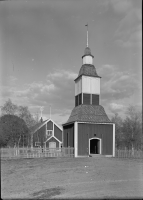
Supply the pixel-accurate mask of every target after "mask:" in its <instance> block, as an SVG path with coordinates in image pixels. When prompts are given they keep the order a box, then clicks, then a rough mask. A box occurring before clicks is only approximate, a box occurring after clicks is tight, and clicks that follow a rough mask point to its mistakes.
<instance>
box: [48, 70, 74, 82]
mask: <svg viewBox="0 0 143 200" xmlns="http://www.w3.org/2000/svg"><path fill="white" fill-rule="evenodd" d="M76 76H77V74H75V73H74V72H72V71H68V70H64V69H62V70H56V71H55V72H53V73H49V74H48V75H47V78H48V79H52V80H55V79H62V78H64V79H71V80H73V79H75V78H76Z"/></svg>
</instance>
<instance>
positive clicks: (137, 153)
mask: <svg viewBox="0 0 143 200" xmlns="http://www.w3.org/2000/svg"><path fill="white" fill-rule="evenodd" d="M115 157H117V158H143V151H142V150H126V149H125V150H122V149H116V151H115Z"/></svg>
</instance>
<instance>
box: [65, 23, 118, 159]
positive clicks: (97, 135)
mask: <svg viewBox="0 0 143 200" xmlns="http://www.w3.org/2000/svg"><path fill="white" fill-rule="evenodd" d="M93 59H94V56H93V55H92V53H91V50H90V48H89V45H88V25H87V45H86V48H85V50H84V55H83V56H82V66H81V68H80V70H79V74H78V76H77V78H76V79H75V80H74V81H75V107H74V108H73V110H72V112H71V114H70V116H69V119H68V120H67V122H66V123H65V124H63V147H74V156H75V157H80V156H93V157H94V156H100V155H103V156H111V157H114V156H115V124H114V123H112V122H111V121H110V120H109V118H108V116H107V114H106V112H105V110H104V108H103V106H102V105H100V81H101V77H100V76H99V75H98V74H97V71H96V68H95V66H94V64H93Z"/></svg>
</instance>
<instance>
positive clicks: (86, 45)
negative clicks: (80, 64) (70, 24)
mask: <svg viewBox="0 0 143 200" xmlns="http://www.w3.org/2000/svg"><path fill="white" fill-rule="evenodd" d="M85 26H86V27H87V43H86V46H87V47H88V23H87V24H86V25H85Z"/></svg>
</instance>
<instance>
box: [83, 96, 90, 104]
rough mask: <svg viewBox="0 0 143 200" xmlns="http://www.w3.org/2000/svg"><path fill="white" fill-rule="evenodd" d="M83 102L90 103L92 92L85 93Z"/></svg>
mask: <svg viewBox="0 0 143 200" xmlns="http://www.w3.org/2000/svg"><path fill="white" fill-rule="evenodd" d="M83 104H86V105H90V94H83Z"/></svg>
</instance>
